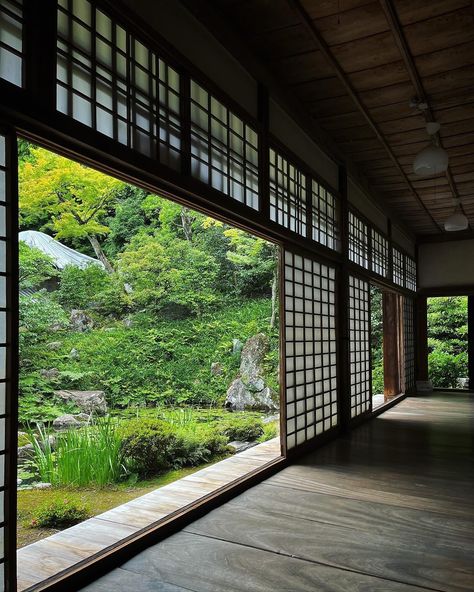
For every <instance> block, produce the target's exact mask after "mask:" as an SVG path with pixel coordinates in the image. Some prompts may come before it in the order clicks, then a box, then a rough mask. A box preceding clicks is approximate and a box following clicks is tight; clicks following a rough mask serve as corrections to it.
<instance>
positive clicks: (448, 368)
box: [428, 350, 468, 388]
mask: <svg viewBox="0 0 474 592" xmlns="http://www.w3.org/2000/svg"><path fill="white" fill-rule="evenodd" d="M428 367H429V373H430V379H431V380H432V381H433V384H434V385H435V386H437V387H441V388H456V387H457V386H458V384H457V379H458V378H461V377H464V376H468V369H467V351H466V352H462V353H460V354H457V355H453V354H451V353H447V352H444V351H440V350H434V351H432V352H431V353H429V354H428Z"/></svg>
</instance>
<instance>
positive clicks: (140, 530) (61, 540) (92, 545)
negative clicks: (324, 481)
mask: <svg viewBox="0 0 474 592" xmlns="http://www.w3.org/2000/svg"><path fill="white" fill-rule="evenodd" d="M282 461H284V459H283V457H282V456H281V448H280V439H279V438H274V439H272V440H269V441H268V442H264V443H262V444H258V445H257V446H254V447H252V448H250V449H248V450H245V451H243V452H240V453H238V454H236V455H235V456H232V457H229V458H226V459H224V460H222V461H220V462H217V463H216V464H214V465H212V466H210V467H206V468H204V469H201V470H200V471H197V472H196V473H193V474H191V475H188V476H187V477H184V478H183V479H179V480H178V481H175V482H174V483H170V484H169V485H166V486H164V487H161V488H159V489H156V490H155V491H152V492H150V493H147V494H146V495H143V496H141V497H137V498H136V499H134V500H130V501H128V502H127V503H125V504H123V505H120V506H118V507H116V508H113V509H112V510H108V511H107V512H104V513H103V514H100V515H98V516H95V517H93V518H90V519H89V520H85V521H84V522H81V523H80V524H77V525H76V526H73V527H71V528H68V529H66V530H63V531H61V532H58V533H56V534H54V535H52V536H50V537H48V538H46V539H43V540H41V541H38V542H36V543H33V544H31V545H28V546H26V547H23V548H22V549H19V550H18V552H17V559H18V592H27V591H28V592H33V591H35V592H37V591H40V590H46V589H48V590H66V589H67V590H71V589H72V588H71V584H70V583H69V584H68V583H67V581H68V580H69V578H71V577H74V578H75V579H76V578H77V575H78V573H79V572H82V571H83V570H85V569H86V568H87V567H88V566H91V565H93V564H95V563H96V562H97V561H98V560H102V559H106V558H107V556H110V555H112V554H114V555H115V554H116V553H117V552H118V551H120V549H124V548H125V547H127V549H128V552H130V551H129V549H130V545H133V543H134V542H136V541H138V540H141V541H144V540H145V539H146V544H150V542H153V539H152V538H150V537H149V536H147V535H155V536H160V534H161V537H162V536H167V535H168V534H170V533H171V532H172V530H173V529H174V528H179V527H180V526H181V525H182V524H181V521H182V520H184V519H186V518H188V519H189V515H190V514H191V513H193V512H196V511H199V509H201V510H203V511H207V510H208V509H209V508H208V505H209V504H210V503H211V502H212V501H214V500H215V498H216V497H219V499H220V498H221V497H222V496H223V495H225V494H226V493H228V492H229V491H230V490H234V489H236V488H237V487H238V485H239V484H244V483H245V485H246V486H247V487H248V486H249V484H252V480H253V479H254V478H256V477H258V478H259V480H260V479H261V478H263V476H261V474H262V473H263V474H265V471H266V470H269V471H270V472H273V471H274V470H277V469H276V467H278V466H279V464H280V463H281V462H282ZM272 469H273V471H272ZM180 519H181V520H180ZM155 541H156V539H155ZM79 579H80V578H77V580H78V581H79Z"/></svg>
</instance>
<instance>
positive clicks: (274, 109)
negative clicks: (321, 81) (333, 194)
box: [270, 100, 339, 189]
mask: <svg viewBox="0 0 474 592" xmlns="http://www.w3.org/2000/svg"><path fill="white" fill-rule="evenodd" d="M270 132H271V133H272V134H273V135H274V136H275V137H276V138H278V140H280V142H282V143H283V144H285V146H287V147H288V148H289V149H290V150H291V151H292V152H294V153H295V154H296V155H297V156H298V158H300V159H301V160H302V161H303V162H305V163H306V164H307V165H308V166H309V167H310V168H311V169H312V170H314V171H315V172H316V173H318V175H320V176H321V177H322V178H323V179H324V180H325V181H327V182H328V183H329V185H331V187H333V188H334V189H337V188H338V185H339V179H338V174H339V173H338V166H337V164H336V163H335V162H334V161H333V160H332V159H331V158H329V157H328V156H327V154H326V153H325V152H324V151H323V150H321V149H320V148H319V146H318V145H317V144H316V143H315V142H314V141H313V140H312V139H311V138H310V137H309V136H308V135H307V134H306V133H305V132H304V131H303V130H302V129H301V127H299V126H298V125H297V124H296V123H295V121H294V120H293V119H292V118H291V117H290V116H289V115H288V114H287V113H286V111H284V110H283V109H282V108H281V107H280V106H279V105H278V104H277V103H276V102H275V101H273V100H271V101H270Z"/></svg>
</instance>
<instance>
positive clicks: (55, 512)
mask: <svg viewBox="0 0 474 592" xmlns="http://www.w3.org/2000/svg"><path fill="white" fill-rule="evenodd" d="M89 516H90V510H89V508H88V507H86V506H85V505H84V504H83V503H82V502H81V501H80V499H79V498H78V497H77V496H74V495H72V496H71V495H68V496H67V497H63V496H59V495H57V496H56V497H55V498H53V499H52V500H49V501H48V502H47V503H45V504H42V505H41V506H39V507H38V508H37V510H36V511H35V513H34V517H33V519H32V520H31V526H33V527H34V528H66V527H67V526H73V525H74V524H77V523H78V522H82V521H83V520H85V519H86V518H88V517H89Z"/></svg>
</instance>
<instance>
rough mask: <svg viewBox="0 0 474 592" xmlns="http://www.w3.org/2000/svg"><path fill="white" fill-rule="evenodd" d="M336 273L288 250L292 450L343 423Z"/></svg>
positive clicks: (288, 409) (287, 349) (288, 412)
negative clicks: (339, 372)
mask: <svg viewBox="0 0 474 592" xmlns="http://www.w3.org/2000/svg"><path fill="white" fill-rule="evenodd" d="M335 298H336V271H335V269H334V268H333V267H331V266H328V265H324V264H322V263H319V262H318V261H315V260H313V259H310V258H308V257H303V256H301V255H297V254H295V253H292V252H290V251H286V252H285V254H284V294H283V302H284V307H285V316H284V322H285V381H286V430H287V448H288V449H292V448H295V447H296V446H298V445H300V444H303V443H304V442H306V441H308V440H311V438H314V437H315V436H317V435H319V434H322V433H323V432H327V431H328V430H330V429H331V428H333V427H335V426H336V425H337V421H338V418H337V412H338V401H337V367H336V358H337V356H336V346H337V344H336V309H335Z"/></svg>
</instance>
